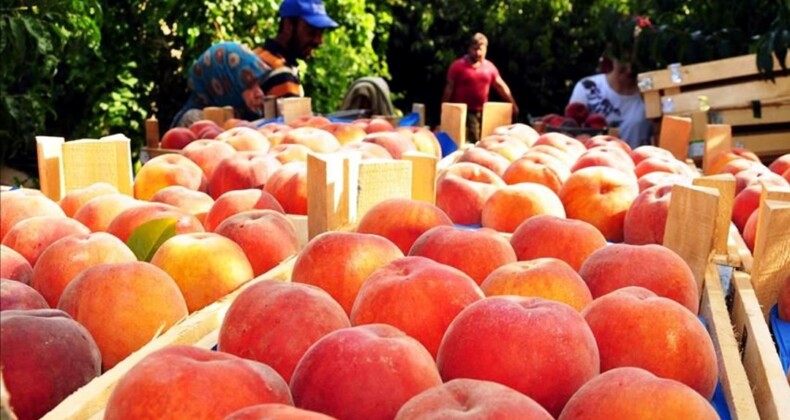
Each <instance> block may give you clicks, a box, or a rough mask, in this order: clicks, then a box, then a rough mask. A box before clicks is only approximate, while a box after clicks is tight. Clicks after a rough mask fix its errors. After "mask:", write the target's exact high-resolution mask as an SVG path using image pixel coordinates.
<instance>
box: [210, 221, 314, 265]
mask: <svg viewBox="0 0 790 420" xmlns="http://www.w3.org/2000/svg"><path fill="white" fill-rule="evenodd" d="M214 233H217V234H219V235H222V236H224V237H226V238H229V239H231V240H232V241H233V242H236V243H237V244H238V245H239V246H240V247H241V249H242V250H243V251H244V254H245V255H246V256H247V259H248V260H249V261H250V264H251V265H252V273H253V275H254V276H256V277H257V276H260V275H261V274H264V273H266V272H267V271H269V270H271V269H272V268H274V267H276V266H277V265H278V264H280V263H281V262H283V261H285V260H286V259H287V258H288V257H290V256H292V255H295V254H296V253H297V252H299V238H298V237H297V234H296V229H295V228H294V225H293V223H292V222H291V221H290V220H289V219H288V218H287V217H285V216H284V215H283V214H282V213H280V212H277V211H274V210H247V211H243V212H241V213H238V214H235V215H233V216H230V217H228V218H227V219H225V220H224V221H223V222H222V223H220V224H219V226H217V228H216V229H215V230H214Z"/></svg>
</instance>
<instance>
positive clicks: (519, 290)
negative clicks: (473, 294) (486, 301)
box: [480, 258, 592, 312]
mask: <svg viewBox="0 0 790 420" xmlns="http://www.w3.org/2000/svg"><path fill="white" fill-rule="evenodd" d="M480 288H481V289H483V293H485V295H486V296H496V295H517V296H526V297H539V298H543V299H548V300H554V301H557V302H562V303H566V304H568V305H569V306H571V307H572V308H573V309H576V310H577V311H579V312H581V311H582V310H583V309H584V308H585V307H586V306H587V305H588V304H589V303H590V302H592V294H591V293H590V289H589V288H588V287H587V284H586V283H585V282H584V280H582V278H581V276H579V274H577V273H576V271H575V270H574V269H573V267H571V266H570V265H568V263H566V262H565V261H562V260H560V259H557V258H538V259H534V260H529V261H517V262H513V263H509V264H505V265H503V266H501V267H499V268H497V269H496V270H494V271H493V272H492V273H491V274H489V275H488V277H486V279H485V281H483V284H481V285H480Z"/></svg>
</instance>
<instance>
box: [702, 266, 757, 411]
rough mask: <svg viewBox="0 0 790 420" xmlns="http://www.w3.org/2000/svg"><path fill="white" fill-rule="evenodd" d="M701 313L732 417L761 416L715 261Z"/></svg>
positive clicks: (707, 275) (708, 273)
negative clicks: (744, 365) (742, 361)
mask: <svg viewBox="0 0 790 420" xmlns="http://www.w3.org/2000/svg"><path fill="white" fill-rule="evenodd" d="M700 316H701V317H702V318H704V319H705V322H706V328H707V330H708V333H709V334H710V336H711V338H712V339H713V344H714V348H715V350H716V360H717V364H718V368H719V369H718V370H719V382H720V383H721V386H722V390H723V391H724V395H725V396H726V397H727V405H728V408H729V410H730V415H731V417H732V418H733V419H756V418H759V414H758V409H757V405H756V404H755V401H754V397H753V395H752V389H751V385H750V384H749V379H748V376H747V374H746V369H744V367H743V364H742V363H741V354H740V350H739V347H738V341H736V339H735V334H734V332H733V330H732V325H731V322H730V314H729V311H728V309H727V301H726V296H725V293H724V290H723V289H722V285H721V278H720V277H719V273H718V271H717V268H716V264H708V266H707V268H706V270H705V283H704V286H703V291H702V302H701V303H700Z"/></svg>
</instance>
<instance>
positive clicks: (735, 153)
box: [707, 147, 760, 174]
mask: <svg viewBox="0 0 790 420" xmlns="http://www.w3.org/2000/svg"><path fill="white" fill-rule="evenodd" d="M736 159H745V160H748V161H751V162H760V158H759V157H757V155H755V154H754V152H752V151H751V150H748V149H743V148H739V147H733V148H731V149H728V150H722V151H720V152H718V153H716V154H714V155H713V156H711V158H710V160H709V161H708V162H709V165H708V171H707V173H709V174H720V173H722V171H723V169H724V167H725V166H726V165H727V164H728V163H729V162H731V161H733V160H736Z"/></svg>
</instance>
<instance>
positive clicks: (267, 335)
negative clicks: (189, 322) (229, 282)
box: [218, 280, 351, 382]
mask: <svg viewBox="0 0 790 420" xmlns="http://www.w3.org/2000/svg"><path fill="white" fill-rule="evenodd" d="M350 326H351V324H350V323H349V320H348V315H346V312H345V311H344V310H343V308H342V307H341V306H340V304H338V303H337V302H336V301H335V300H334V299H332V296H330V295H329V293H327V292H325V291H323V290H322V289H320V288H318V287H315V286H311V285H309V284H302V283H285V282H279V281H274V280H264V281H261V282H259V283H256V284H254V285H252V286H250V287H249V288H248V289H245V290H244V291H243V292H242V293H241V294H240V295H239V296H238V297H237V298H236V299H235V300H234V301H233V303H232V304H231V305H230V307H229V308H228V312H227V314H226V315H225V319H224V320H223V321H222V326H221V328H220V330H219V338H218V340H219V341H218V350H219V351H223V352H226V353H230V354H235V355H236V356H239V357H243V358H245V359H250V360H256V361H258V362H261V363H265V364H267V365H269V366H271V367H272V368H273V369H274V370H275V371H277V373H279V374H280V376H282V377H283V379H285V381H286V382H289V381H290V380H291V376H292V375H293V371H294V368H295V367H296V363H297V362H299V359H301V358H302V356H303V355H304V353H305V352H306V351H307V349H308V348H310V346H312V345H313V343H315V342H316V341H318V340H319V339H320V338H321V337H323V336H325V335H327V334H329V333H330V332H332V331H335V330H339V329H341V328H348V327H350Z"/></svg>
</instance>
